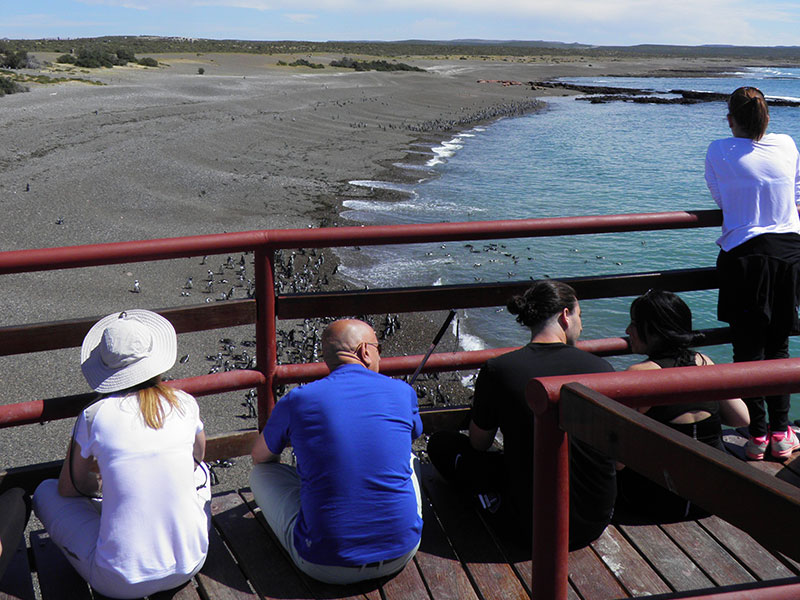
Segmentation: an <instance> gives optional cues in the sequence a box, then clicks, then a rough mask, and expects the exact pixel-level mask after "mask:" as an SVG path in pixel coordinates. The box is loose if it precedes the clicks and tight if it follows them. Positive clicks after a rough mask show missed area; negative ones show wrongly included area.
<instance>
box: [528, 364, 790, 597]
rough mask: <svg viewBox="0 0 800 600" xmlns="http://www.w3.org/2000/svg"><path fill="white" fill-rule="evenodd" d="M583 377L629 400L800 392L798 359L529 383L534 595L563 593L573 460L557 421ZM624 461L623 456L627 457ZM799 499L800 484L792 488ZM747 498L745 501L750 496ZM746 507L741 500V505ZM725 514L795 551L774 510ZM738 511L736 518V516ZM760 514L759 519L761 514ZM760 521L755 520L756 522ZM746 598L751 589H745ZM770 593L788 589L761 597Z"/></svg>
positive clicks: (646, 402)
mask: <svg viewBox="0 0 800 600" xmlns="http://www.w3.org/2000/svg"><path fill="white" fill-rule="evenodd" d="M576 382H577V383H580V384H581V385H583V386H586V387H587V388H590V389H591V390H593V391H595V392H598V393H599V394H603V395H604V396H607V397H609V398H612V399H614V400H616V401H618V402H620V403H622V404H624V405H626V406H629V407H633V408H636V407H642V406H657V405H665V404H681V403H689V402H696V401H713V400H724V399H727V398H737V397H742V398H747V397H753V396H760V395H773V394H784V393H791V392H797V391H800V359H797V358H793V359H783V360H771V361H762V362H755V363H737V364H722V365H709V366H704V367H683V368H673V369H660V370H657V371H647V372H643V371H627V372H621V373H598V374H588V375H580V376H559V377H543V378H539V379H533V380H531V381H530V382H529V383H528V388H527V399H528V404H529V405H530V407H531V410H533V412H534V414H535V415H536V419H535V433H534V444H535V447H534V472H533V477H534V479H533V486H534V487H533V494H534V499H533V504H534V506H535V507H537V508H536V510H535V511H534V516H533V519H534V521H533V557H532V560H533V587H532V591H533V597H534V598H548V599H551V598H552V599H555V600H565V599H566V598H567V585H568V584H567V570H568V566H567V563H568V553H569V552H568V546H569V465H568V454H567V446H568V444H567V434H566V433H565V431H564V430H563V429H562V427H561V425H560V414H559V409H560V398H561V395H562V393H563V390H564V386H566V385H568V384H573V383H576ZM623 462H624V461H623ZM792 493H793V495H794V497H795V498H796V499H795V503H796V504H800V491H797V490H794V491H793V492H792ZM745 504H746V503H745ZM741 508H742V506H741V503H740V509H741ZM743 508H744V509H745V510H749V512H750V513H752V514H751V515H750V516H751V517H752V519H748V518H747V515H742V514H741V513H736V512H735V511H734V512H732V513H731V514H728V515H726V514H722V515H721V516H723V517H725V518H727V519H728V520H729V521H731V522H733V524H734V525H738V526H740V527H742V528H743V529H745V530H748V528H750V527H755V529H756V530H757V531H753V529H750V531H751V532H754V533H757V534H759V535H756V536H755V537H759V536H760V537H762V539H763V538H768V539H769V540H770V542H771V543H772V544H773V545H774V546H775V547H776V548H778V549H779V550H783V551H790V550H791V551H792V552H793V553H796V549H797V545H796V544H797V541H796V539H795V534H796V532H795V531H794V530H793V528H787V527H785V522H784V521H782V520H781V519H780V518H778V516H777V515H768V518H767V519H763V516H762V515H759V514H758V513H759V511H758V510H755V509H753V508H752V507H748V506H744V507H743ZM732 517H733V518H732ZM758 519H761V520H758ZM752 523H756V525H752ZM742 597H746V596H742ZM763 597H765V598H766V597H770V598H779V597H788V596H779V595H777V594H776V595H774V596H763Z"/></svg>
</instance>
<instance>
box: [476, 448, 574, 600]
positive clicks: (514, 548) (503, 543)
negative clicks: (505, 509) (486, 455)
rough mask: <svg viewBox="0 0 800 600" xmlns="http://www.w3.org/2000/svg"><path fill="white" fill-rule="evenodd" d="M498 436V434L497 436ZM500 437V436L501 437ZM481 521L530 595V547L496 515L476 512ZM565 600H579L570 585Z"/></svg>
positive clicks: (531, 579) (531, 562)
mask: <svg viewBox="0 0 800 600" xmlns="http://www.w3.org/2000/svg"><path fill="white" fill-rule="evenodd" d="M498 435H499V434H498ZM501 437H502V436H501ZM478 514H479V515H480V517H481V520H482V521H483V522H484V523H485V524H486V527H487V528H488V529H489V531H490V532H491V533H492V534H493V535H494V538H495V542H496V543H497V546H498V547H499V548H500V550H501V551H502V552H503V555H504V556H505V559H506V561H507V562H508V564H509V565H511V568H512V569H513V570H514V572H515V573H516V574H517V577H519V580H520V581H521V582H522V585H523V587H524V588H525V591H526V592H527V593H528V594H529V595H530V594H531V583H532V581H533V561H532V560H531V545H530V544H529V543H528V544H524V543H523V542H522V541H521V540H520V538H519V535H518V533H517V532H513V533H512V532H509V531H508V529H509V527H513V526H514V525H513V524H511V525H509V524H508V523H504V522H503V519H502V518H500V517H499V516H498V515H493V514H492V513H490V512H487V511H478ZM567 599H568V600H580V598H579V596H578V594H577V592H576V591H575V589H574V588H573V587H572V584H571V583H568V585H567Z"/></svg>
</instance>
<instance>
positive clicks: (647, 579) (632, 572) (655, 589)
mask: <svg viewBox="0 0 800 600" xmlns="http://www.w3.org/2000/svg"><path fill="white" fill-rule="evenodd" d="M592 547H593V548H594V550H595V552H597V554H598V555H599V556H600V559H601V560H602V561H603V562H604V563H605V564H606V566H607V567H608V569H609V570H610V571H611V572H612V573H613V574H614V577H616V578H617V580H618V581H619V582H620V583H621V584H622V586H623V587H624V588H625V589H626V590H627V591H628V594H630V595H631V596H635V597H638V596H652V595H654V594H666V593H667V592H670V591H672V590H671V589H670V587H669V586H668V585H667V584H666V583H664V580H663V579H661V577H659V576H658V574H657V573H656V572H655V571H654V570H653V569H652V567H650V565H648V564H647V563H646V562H645V560H644V559H643V558H642V557H641V556H640V555H639V553H638V552H636V550H635V549H634V548H633V546H631V545H630V543H629V542H628V540H627V539H625V537H624V536H623V535H622V534H621V533H620V532H619V531H618V530H617V528H616V527H614V526H613V525H609V526H608V527H606V530H605V531H604V532H603V535H601V536H600V537H599V538H598V539H597V540H595V541H594V542H592Z"/></svg>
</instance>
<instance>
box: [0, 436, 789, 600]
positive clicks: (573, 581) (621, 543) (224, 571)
mask: <svg viewBox="0 0 800 600" xmlns="http://www.w3.org/2000/svg"><path fill="white" fill-rule="evenodd" d="M740 439H741V438H740ZM728 440H729V442H730V441H733V442H734V446H735V444H736V440H735V438H733V439H732V438H728ZM755 466H756V468H759V469H761V470H764V471H767V472H769V473H772V474H774V475H776V476H777V477H779V478H781V479H784V480H786V481H788V482H790V483H792V484H794V485H798V486H800V458H797V457H796V458H795V459H794V460H793V461H789V462H787V463H784V464H781V463H777V462H771V461H766V462H764V463H757V464H756V465H755ZM422 474H423V482H422V483H423V490H424V494H425V500H424V515H423V516H424V521H425V525H424V531H423V536H422V544H421V546H420V549H419V551H418V553H417V555H416V557H415V558H414V560H413V561H411V562H410V563H409V564H408V565H407V566H406V568H405V569H403V571H401V572H400V573H398V574H397V575H395V576H394V577H391V578H386V579H380V580H375V581H370V582H366V583H363V584H358V585H351V586H334V585H328V584H323V583H320V582H317V581H314V580H312V579H310V578H308V577H306V576H305V575H303V574H302V573H301V572H300V571H298V570H297V569H296V568H295V567H294V566H293V564H292V563H291V561H290V560H289V558H288V556H287V555H286V553H285V552H284V551H283V549H282V548H281V547H280V544H279V543H278V541H277V540H276V538H275V537H274V536H273V534H272V532H271V531H270V529H269V527H268V526H267V524H266V521H265V520H264V518H263V516H262V514H261V511H260V510H259V508H258V507H257V506H256V504H255V502H254V500H253V496H252V493H251V492H250V490H249V489H242V490H239V491H238V492H235V491H230V492H224V493H220V494H217V495H215V496H214V498H213V502H212V513H213V523H214V527H213V528H212V531H211V547H210V551H209V556H208V560H207V562H206V564H205V566H204V568H203V569H202V571H201V572H200V573H199V574H198V575H197V576H196V577H195V578H194V580H193V581H192V582H190V583H189V584H187V585H185V586H184V587H182V588H179V589H176V590H170V591H168V592H162V593H159V594H156V595H154V596H151V597H150V598H153V599H158V600H166V599H170V598H171V599H175V600H199V599H203V600H245V599H251V600H257V599H260V598H264V599H272V598H275V599H288V598H294V599H305V598H308V599H311V598H316V599H325V598H331V599H333V598H358V599H361V600H366V599H369V600H381V599H393V598H397V599H403V600H444V599H454V600H455V599H458V600H461V599H466V600H470V599H472V600H479V599H486V600H488V599H504V600H505V599H509V598H523V599H524V598H529V597H530V581H531V559H530V549H529V548H527V549H526V548H522V547H514V546H513V544H509V543H507V542H504V541H503V540H502V539H501V537H499V536H497V535H495V532H496V531H497V529H496V527H494V526H493V523H492V522H491V516H490V515H488V513H486V512H484V511H482V510H479V509H478V507H477V505H476V504H475V503H473V502H472V501H471V500H470V499H469V498H465V497H464V496H462V495H460V494H458V493H457V492H456V491H455V490H454V489H453V488H452V487H451V486H449V485H448V484H446V483H445V482H444V481H443V480H442V479H441V478H440V477H439V475H438V474H437V473H436V471H435V469H433V468H432V467H431V466H430V465H424V466H423V470H422ZM487 517H488V518H487ZM788 526H791V524H789V523H787V527H788ZM29 558H30V561H29ZM569 572H570V576H569V591H568V595H569V598H571V599H575V600H600V599H610V598H628V597H638V596H652V595H655V596H658V597H659V598H668V597H681V596H683V595H684V594H681V592H686V591H688V590H696V591H697V592H696V593H698V594H699V593H700V592H701V590H710V589H716V591H717V592H720V591H723V589H724V590H742V592H743V593H744V595H743V596H741V597H743V598H745V597H748V596H747V592H746V590H747V589H748V587H750V586H752V585H754V584H759V582H774V583H775V584H776V585H777V584H786V583H800V564H798V563H797V562H795V561H793V560H792V559H790V558H788V557H786V556H784V555H782V554H780V553H775V552H771V551H770V550H768V549H766V548H764V547H763V546H761V545H760V544H758V543H757V542H756V541H755V540H753V538H751V537H750V536H749V535H747V534H746V533H744V532H742V531H741V530H739V529H737V528H736V527H733V526H732V525H730V524H728V523H726V522H725V521H723V520H722V519H720V518H718V517H715V516H711V517H707V518H703V519H699V520H693V521H683V522H676V523H668V524H655V523H650V522H642V521H641V520H638V521H637V520H636V519H631V518H629V517H622V518H620V519H617V522H616V523H614V524H612V525H611V526H609V527H608V528H607V529H606V531H605V533H604V534H603V535H602V536H601V537H600V538H599V539H598V540H596V541H595V542H594V543H593V544H592V545H591V546H589V547H586V548H583V549H581V550H577V551H573V552H571V553H570V556H569ZM34 578H36V579H38V587H39V590H40V592H41V596H40V597H41V598H42V600H51V599H62V598H63V599H69V600H82V599H86V600H91V598H102V596H100V595H97V594H95V595H94V596H93V595H92V592H91V590H90V589H89V587H88V586H87V585H86V584H85V583H84V581H83V580H82V579H81V578H80V576H78V575H77V573H75V571H74V570H73V569H72V567H71V566H70V565H69V563H67V562H66V560H65V559H64V558H63V556H62V554H61V552H60V551H59V550H58V549H57V548H56V547H55V546H54V545H53V544H52V542H50V539H49V537H48V535H47V533H46V532H44V531H34V532H32V533H31V534H30V548H25V547H24V546H23V545H20V549H19V550H18V552H17V555H16V556H15V562H14V563H13V564H12V565H11V567H10V568H9V571H8V573H7V575H6V577H5V579H4V580H3V581H2V582H0V600H5V599H22V600H28V599H31V600H32V599H34V598H36V597H37V595H36V594H35V592H34V583H33V579H34ZM761 585H762V586H763V583H762V584H761ZM720 588H723V589H720ZM693 595H694V594H693Z"/></svg>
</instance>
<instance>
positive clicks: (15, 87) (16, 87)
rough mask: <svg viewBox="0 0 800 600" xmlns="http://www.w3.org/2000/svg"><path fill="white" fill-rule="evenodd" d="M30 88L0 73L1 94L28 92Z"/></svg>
mask: <svg viewBox="0 0 800 600" xmlns="http://www.w3.org/2000/svg"><path fill="white" fill-rule="evenodd" d="M27 91H28V88H26V87H25V86H22V85H20V84H18V83H17V82H16V81H14V80H13V79H11V78H9V77H3V76H2V75H0V96H5V95H6V94H17V93H19V92H27Z"/></svg>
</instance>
